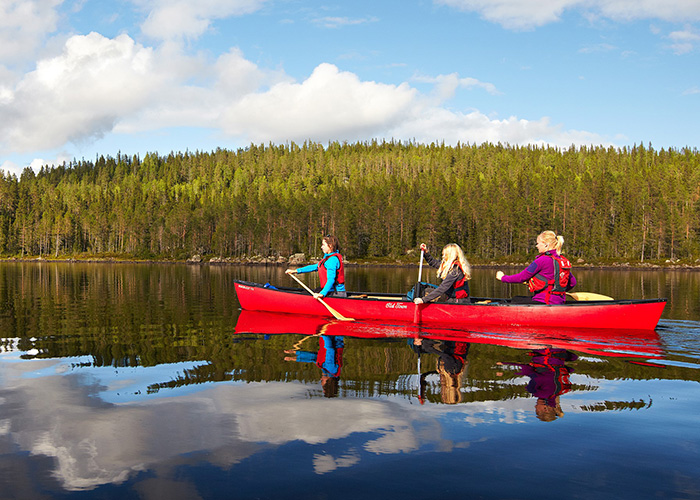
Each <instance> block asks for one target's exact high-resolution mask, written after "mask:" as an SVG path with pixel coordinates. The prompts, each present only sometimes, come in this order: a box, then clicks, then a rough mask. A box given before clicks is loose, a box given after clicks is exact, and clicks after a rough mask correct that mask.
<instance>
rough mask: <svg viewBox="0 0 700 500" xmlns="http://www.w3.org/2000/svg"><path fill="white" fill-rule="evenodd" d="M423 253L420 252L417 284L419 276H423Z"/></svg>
mask: <svg viewBox="0 0 700 500" xmlns="http://www.w3.org/2000/svg"><path fill="white" fill-rule="evenodd" d="M424 253H425V252H424V251H423V249H421V251H420V264H419V265H418V283H420V279H421V276H423V254H424Z"/></svg>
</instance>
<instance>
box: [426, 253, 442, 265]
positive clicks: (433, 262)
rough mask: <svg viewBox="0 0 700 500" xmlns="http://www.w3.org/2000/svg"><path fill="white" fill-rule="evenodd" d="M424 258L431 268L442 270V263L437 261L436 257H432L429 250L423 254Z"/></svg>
mask: <svg viewBox="0 0 700 500" xmlns="http://www.w3.org/2000/svg"><path fill="white" fill-rule="evenodd" d="M423 258H424V259H425V263H426V264H428V265H429V266H430V267H434V268H435V269H440V262H441V261H439V260H437V259H436V258H435V257H433V256H432V255H430V254H429V253H428V251H427V250H426V251H425V253H424V254H423Z"/></svg>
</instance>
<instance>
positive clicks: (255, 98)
mask: <svg viewBox="0 0 700 500" xmlns="http://www.w3.org/2000/svg"><path fill="white" fill-rule="evenodd" d="M416 95H417V92H416V90H415V89H413V88H411V87H410V86H409V85H408V84H406V83H403V84H401V85H387V84H382V83H376V82H363V81H361V80H360V79H359V78H358V77H357V76H356V75H355V74H353V73H349V72H341V71H339V70H338V68H337V67H336V66H334V65H332V64H326V63H324V64H321V65H319V66H318V67H316V69H314V71H313V73H312V74H311V76H309V78H308V79H306V80H305V81H303V82H302V83H295V82H282V83H279V84H277V85H274V86H273V87H272V88H270V89H269V90H268V91H266V92H259V93H253V94H249V95H246V96H245V97H243V98H242V99H241V100H239V101H238V102H236V103H233V104H232V105H231V106H230V107H229V108H228V110H227V111H226V112H225V114H224V116H223V117H222V128H223V129H224V130H225V131H226V132H227V133H229V134H231V135H236V136H237V135H244V136H246V137H247V138H248V139H249V140H251V141H253V142H257V141H269V140H271V141H288V140H293V141H304V140H306V139H313V140H318V141H329V140H336V139H342V140H358V139H363V138H366V137H367V136H368V135H370V134H373V133H375V134H376V133H379V132H380V131H381V130H383V129H386V128H387V127H391V126H392V125H394V124H397V123H399V122H400V121H401V120H402V119H404V118H405V116H406V115H407V113H408V112H409V110H410V107H411V105H412V104H413V103H414V100H415V98H416Z"/></svg>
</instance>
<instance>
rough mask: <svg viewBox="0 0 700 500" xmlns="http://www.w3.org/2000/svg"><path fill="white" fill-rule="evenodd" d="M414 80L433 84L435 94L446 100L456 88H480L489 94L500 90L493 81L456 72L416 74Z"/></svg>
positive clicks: (496, 93)
mask: <svg viewBox="0 0 700 500" xmlns="http://www.w3.org/2000/svg"><path fill="white" fill-rule="evenodd" d="M413 80H414V81H417V82H422V83H430V84H434V85H435V95H436V96H437V97H438V98H439V99H441V100H447V99H450V98H452V97H453V96H454V95H455V92H456V91H457V89H460V88H462V89H472V88H475V87H476V88H481V89H484V90H485V91H486V92H488V93H489V94H491V95H499V94H501V92H499V91H498V89H497V88H496V86H495V85H494V84H493V83H488V82H482V81H479V80H477V79H476V78H460V76H459V75H458V74H457V73H452V74H449V75H438V76H436V77H431V76H416V77H414V78H413Z"/></svg>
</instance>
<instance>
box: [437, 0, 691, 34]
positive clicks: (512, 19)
mask: <svg viewBox="0 0 700 500" xmlns="http://www.w3.org/2000/svg"><path fill="white" fill-rule="evenodd" d="M434 1H435V3H436V4H439V5H446V6H449V7H453V8H456V9H459V10H462V11H465V12H476V13H478V14H479V15H480V16H481V17H483V18H484V19H486V20H488V21H491V22H493V23H497V24H500V25H501V26H503V27H504V28H506V29H515V30H529V29H534V28H537V27H539V26H544V25H545V24H549V23H553V22H557V21H559V20H560V19H561V16H562V14H563V13H564V11H567V10H575V9H578V10H581V11H582V12H583V13H584V15H586V16H592V17H594V18H595V17H604V18H607V19H612V20H615V21H631V20H638V19H662V20H664V21H686V22H690V21H697V20H700V2H696V1H694V0H587V1H584V0H434Z"/></svg>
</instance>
